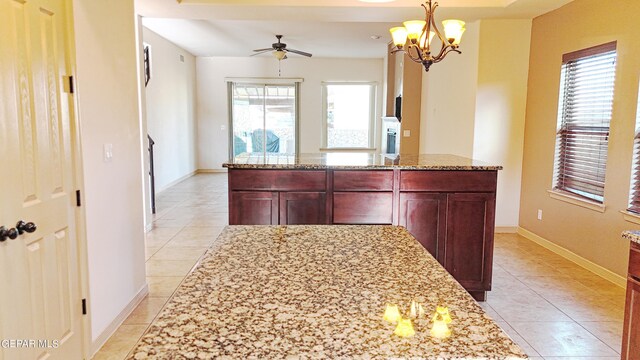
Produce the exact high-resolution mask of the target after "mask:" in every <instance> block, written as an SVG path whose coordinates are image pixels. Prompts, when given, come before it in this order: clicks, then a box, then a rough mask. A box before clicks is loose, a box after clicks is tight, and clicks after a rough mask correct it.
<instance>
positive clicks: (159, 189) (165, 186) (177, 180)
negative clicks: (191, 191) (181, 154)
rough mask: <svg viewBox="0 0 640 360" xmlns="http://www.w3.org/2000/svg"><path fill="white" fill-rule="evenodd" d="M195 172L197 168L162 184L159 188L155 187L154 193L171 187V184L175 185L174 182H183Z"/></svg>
mask: <svg viewBox="0 0 640 360" xmlns="http://www.w3.org/2000/svg"><path fill="white" fill-rule="evenodd" d="M196 173H198V170H194V171H192V172H190V173H188V174H187V175H185V176H182V177H180V178H178V179H176V180H173V181H172V182H170V183H168V184H166V185H164V186H163V187H161V188H157V189H156V195H158V194H160V193H161V192H163V191H165V190H167V189H168V188H170V187H172V186H173V185H175V184H177V183H181V182H183V181H185V180H187V179H188V178H190V177H192V176H193V175H195V174H196Z"/></svg>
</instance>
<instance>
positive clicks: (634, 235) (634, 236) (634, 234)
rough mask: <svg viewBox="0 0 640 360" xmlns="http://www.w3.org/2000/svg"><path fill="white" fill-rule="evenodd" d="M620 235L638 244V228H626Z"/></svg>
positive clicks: (639, 240) (639, 236) (639, 238)
mask: <svg viewBox="0 0 640 360" xmlns="http://www.w3.org/2000/svg"><path fill="white" fill-rule="evenodd" d="M622 237H623V238H624V239H627V240H630V241H631V242H634V243H636V244H638V245H640V230H628V231H623V232H622Z"/></svg>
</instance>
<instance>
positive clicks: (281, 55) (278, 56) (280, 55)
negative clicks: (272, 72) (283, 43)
mask: <svg viewBox="0 0 640 360" xmlns="http://www.w3.org/2000/svg"><path fill="white" fill-rule="evenodd" d="M273 55H274V56H275V57H276V59H278V60H282V59H284V57H285V56H287V53H286V52H284V51H282V50H275V51H274V52H273Z"/></svg>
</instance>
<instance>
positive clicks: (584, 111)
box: [554, 42, 616, 203]
mask: <svg viewBox="0 0 640 360" xmlns="http://www.w3.org/2000/svg"><path fill="white" fill-rule="evenodd" d="M562 62H563V64H562V71H561V80H560V99H559V106H558V131H557V136H556V154H555V162H554V164H555V169H554V189H555V190H559V191H565V192H569V193H572V194H573V195H577V196H579V197H583V198H586V199H589V200H591V201H595V202H598V203H602V202H603V201H604V183H605V174H606V167H607V148H608V144H609V124H610V122H611V108H612V105H613V87H614V80H615V65H616V43H615V42H612V43H608V44H604V45H600V46H596V47H593V48H589V49H585V50H580V51H577V52H573V53H569V54H565V55H564V56H563V59H562Z"/></svg>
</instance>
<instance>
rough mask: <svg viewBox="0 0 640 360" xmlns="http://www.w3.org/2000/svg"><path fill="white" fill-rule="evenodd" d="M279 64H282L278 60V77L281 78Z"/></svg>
mask: <svg viewBox="0 0 640 360" xmlns="http://www.w3.org/2000/svg"><path fill="white" fill-rule="evenodd" d="M281 63H282V61H281V60H278V77H281V76H282V71H281V68H280V64H281Z"/></svg>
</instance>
